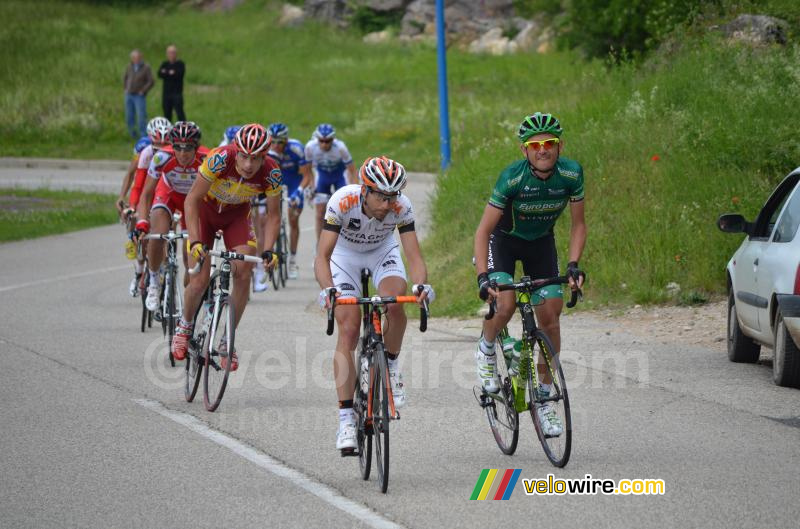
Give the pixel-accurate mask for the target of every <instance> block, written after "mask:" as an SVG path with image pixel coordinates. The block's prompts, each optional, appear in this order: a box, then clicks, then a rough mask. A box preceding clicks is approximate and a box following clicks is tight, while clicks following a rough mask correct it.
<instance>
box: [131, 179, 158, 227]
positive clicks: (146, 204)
mask: <svg viewBox="0 0 800 529" xmlns="http://www.w3.org/2000/svg"><path fill="white" fill-rule="evenodd" d="M156 184H158V179H156V178H151V177H149V176H148V177H147V178H146V179H145V181H144V189H142V196H141V197H140V198H139V205H138V207H137V208H136V217H137V218H139V219H148V218H150V204H151V203H152V202H153V194H154V193H155V189H156Z"/></svg>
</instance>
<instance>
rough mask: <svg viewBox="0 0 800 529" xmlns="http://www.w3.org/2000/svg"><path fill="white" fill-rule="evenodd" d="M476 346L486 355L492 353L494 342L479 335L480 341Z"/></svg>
mask: <svg viewBox="0 0 800 529" xmlns="http://www.w3.org/2000/svg"><path fill="white" fill-rule="evenodd" d="M478 347H480V350H481V352H482V353H483V354H485V355H486V356H492V355H494V342H492V343H489V342H487V341H486V338H484V337H483V336H481V341H480V344H479V345H478Z"/></svg>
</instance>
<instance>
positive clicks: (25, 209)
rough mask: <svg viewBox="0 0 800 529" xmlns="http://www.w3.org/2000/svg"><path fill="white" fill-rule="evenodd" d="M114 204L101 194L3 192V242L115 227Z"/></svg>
mask: <svg viewBox="0 0 800 529" xmlns="http://www.w3.org/2000/svg"><path fill="white" fill-rule="evenodd" d="M113 202H114V197H113V196H112V195H105V194H101V193H81V192H76V191H49V190H43V189H37V190H27V189H8V188H6V189H3V188H0V242H9V241H18V240H22V239H31V238H34V237H43V236H45V235H58V234H60V233H67V232H70V231H77V230H83V229H86V228H93V227H95V226H103V225H105V224H113V223H114V222H116V221H117V220H118V217H117V213H116V211H114V208H113V207H109V204H113Z"/></svg>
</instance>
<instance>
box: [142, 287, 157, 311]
mask: <svg viewBox="0 0 800 529" xmlns="http://www.w3.org/2000/svg"><path fill="white" fill-rule="evenodd" d="M159 290H160V288H159V285H158V284H157V283H156V284H155V285H154V284H152V283H150V284H149V285H147V299H145V300H144V306H145V307H147V310H149V311H150V312H155V311H157V310H158V294H159Z"/></svg>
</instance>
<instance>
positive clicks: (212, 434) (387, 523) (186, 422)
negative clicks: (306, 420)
mask: <svg viewBox="0 0 800 529" xmlns="http://www.w3.org/2000/svg"><path fill="white" fill-rule="evenodd" d="M132 400H133V402H135V403H136V404H138V405H139V406H142V407H143V408H146V409H148V410H150V411H154V412H156V413H158V414H159V415H162V416H163V417H166V418H167V419H170V420H172V421H175V422H176V423H178V424H180V425H182V426H185V427H186V428H188V429H190V430H191V431H193V432H195V433H196V434H199V435H202V436H203V437H205V438H206V439H208V440H210V441H212V442H214V443H216V444H218V445H220V446H222V447H223V448H227V449H228V450H230V451H231V452H233V453H234V454H237V455H239V456H241V457H243V458H245V459H247V460H248V461H250V462H251V463H254V464H256V465H258V466H259V467H261V468H263V469H265V470H267V471H269V472H271V473H272V474H275V475H276V476H278V477H279V478H284V479H286V480H288V481H290V482H291V483H292V484H293V485H296V486H297V487H299V488H301V489H303V490H305V491H306V492H309V493H311V494H313V495H314V496H316V497H318V498H320V499H321V500H322V501H324V502H326V503H328V504H330V505H332V506H333V507H336V508H337V509H339V510H341V511H344V512H345V513H347V514H349V515H350V516H352V517H354V518H356V519H358V520H359V521H361V522H364V523H365V524H367V525H369V526H370V527H375V528H378V529H401V528H402V526H401V525H398V524H396V523H395V522H393V521H391V520H389V519H388V518H384V517H383V516H381V515H380V514H378V513H376V512H374V511H372V510H370V509H369V508H368V507H366V506H364V505H361V504H360V503H356V502H354V501H353V500H351V499H348V498H345V497H344V496H342V495H341V494H339V493H338V492H336V491H335V490H333V489H332V488H330V487H328V486H327V485H325V484H323V483H320V482H318V481H314V480H313V479H312V478H311V477H309V476H306V475H305V474H303V473H302V472H300V471H298V470H295V469H293V468H291V467H288V466H286V465H284V464H283V463H281V462H279V461H276V460H275V459H273V458H271V457H270V456H268V455H267V454H264V453H262V452H259V451H258V450H256V449H255V448H252V447H250V446H247V445H246V444H244V443H242V442H241V441H238V440H237V439H234V438H232V437H230V436H228V435H225V434H224V433H222V432H218V431H217V430H214V429H212V428H210V427H209V426H208V425H206V424H205V423H203V422H202V421H200V420H199V419H197V418H196V417H192V416H191V415H188V414H186V413H182V412H179V411H173V410H170V409H167V408H165V407H164V406H163V405H162V404H161V403H160V402H157V401H154V400H150V399H132Z"/></svg>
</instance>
